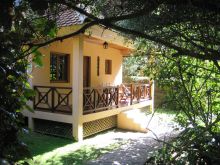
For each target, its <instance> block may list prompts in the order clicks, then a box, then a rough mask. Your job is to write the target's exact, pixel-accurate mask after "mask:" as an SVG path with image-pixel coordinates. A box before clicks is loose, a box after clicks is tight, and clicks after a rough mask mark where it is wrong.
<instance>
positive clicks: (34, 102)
mask: <svg viewBox="0 0 220 165" xmlns="http://www.w3.org/2000/svg"><path fill="white" fill-rule="evenodd" d="M33 89H34V92H35V95H34V97H33V108H34V109H36V106H35V104H36V101H35V99H36V97H37V94H36V92H37V90H36V86H34V88H33Z"/></svg>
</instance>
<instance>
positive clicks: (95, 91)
mask: <svg viewBox="0 0 220 165" xmlns="http://www.w3.org/2000/svg"><path fill="white" fill-rule="evenodd" d="M93 90H94V98H93V101H94V110H96V106H97V104H96V93H98V91H97V90H96V89H93Z"/></svg>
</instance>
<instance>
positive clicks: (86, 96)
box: [83, 86, 119, 114]
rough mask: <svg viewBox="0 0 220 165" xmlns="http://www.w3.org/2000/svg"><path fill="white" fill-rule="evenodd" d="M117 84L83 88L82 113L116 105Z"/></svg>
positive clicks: (106, 108)
mask: <svg viewBox="0 0 220 165" xmlns="http://www.w3.org/2000/svg"><path fill="white" fill-rule="evenodd" d="M118 90H119V87H118V86H116V87H115V86H114V87H103V88H84V89H83V109H84V111H83V113H84V114H88V113H92V112H98V111H103V110H108V109H111V108H113V107H118Z"/></svg>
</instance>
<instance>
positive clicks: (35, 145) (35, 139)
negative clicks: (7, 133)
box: [20, 132, 74, 156]
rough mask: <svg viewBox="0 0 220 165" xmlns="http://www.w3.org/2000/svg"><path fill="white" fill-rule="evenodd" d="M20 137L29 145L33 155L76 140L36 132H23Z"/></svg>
mask: <svg viewBox="0 0 220 165" xmlns="http://www.w3.org/2000/svg"><path fill="white" fill-rule="evenodd" d="M20 139H21V140H22V141H23V142H24V143H25V144H27V145H28V148H29V150H30V151H31V154H32V156H37V155H41V154H44V153H46V152H49V151H52V150H54V149H56V148H59V147H63V146H65V145H67V144H71V143H73V142H74V141H73V140H71V139H65V138H58V137H54V136H48V135H43V134H39V133H35V132H29V133H27V134H22V135H20Z"/></svg>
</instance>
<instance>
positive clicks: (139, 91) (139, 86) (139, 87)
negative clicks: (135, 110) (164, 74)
mask: <svg viewBox="0 0 220 165" xmlns="http://www.w3.org/2000/svg"><path fill="white" fill-rule="evenodd" d="M137 93H138V98H137V101H138V103H139V102H140V99H141V85H140V84H138V92H137Z"/></svg>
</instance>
